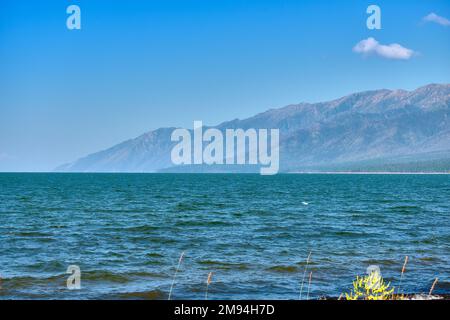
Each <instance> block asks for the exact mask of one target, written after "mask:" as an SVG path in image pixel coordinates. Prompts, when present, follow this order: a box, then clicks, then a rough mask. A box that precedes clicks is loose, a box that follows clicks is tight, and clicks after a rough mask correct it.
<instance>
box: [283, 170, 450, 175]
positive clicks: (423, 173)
mask: <svg viewBox="0 0 450 320" xmlns="http://www.w3.org/2000/svg"><path fill="white" fill-rule="evenodd" d="M289 174H361V175H370V174H373V175H388V174H392V175H402V174H403V175H443V174H445V175H447V174H450V172H390V171H373V172H371V171H361V172H352V171H348V172H344V171H323V172H309V171H305V172H302V171H298V172H289Z"/></svg>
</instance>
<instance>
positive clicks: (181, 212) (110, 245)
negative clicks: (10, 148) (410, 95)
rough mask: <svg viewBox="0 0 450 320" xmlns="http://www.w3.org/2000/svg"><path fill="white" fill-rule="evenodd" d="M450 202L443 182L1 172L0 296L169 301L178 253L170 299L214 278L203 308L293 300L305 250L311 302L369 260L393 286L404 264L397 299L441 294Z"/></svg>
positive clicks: (447, 181) (189, 294)
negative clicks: (77, 281)
mask: <svg viewBox="0 0 450 320" xmlns="http://www.w3.org/2000/svg"><path fill="white" fill-rule="evenodd" d="M449 199H450V177H449V176H448V175H294V174H292V175H277V176H272V177H267V176H259V175H252V174H233V175H219V174H217V175H216V174H207V175H200V174H21V173H20V174H19V173H17V174H14V173H11V174H0V274H1V277H2V281H1V286H2V288H1V289H0V298H3V299H7V298H19V299H20V298H26V299H28V298H43V299H47V298H62V299H65V298H108V299H109V298H112V299H114V298H130V299H131V298H148V299H167V296H168V293H169V289H170V285H171V282H172V277H173V273H174V271H175V267H176V264H177V262H178V258H179V256H180V254H181V252H185V258H184V261H183V263H182V265H181V268H180V272H179V273H178V276H177V279H176V282H175V287H174V290H173V298H174V299H203V298H204V294H205V287H206V283H205V282H206V278H207V276H208V273H209V272H213V279H212V283H211V285H210V287H209V293H208V296H209V298H210V299H297V298H298V296H299V290H300V283H301V279H302V275H303V270H304V264H305V260H306V257H307V256H308V253H309V252H310V251H312V255H311V264H310V267H309V271H312V272H313V275H312V283H311V289H310V296H311V297H312V298H317V297H320V296H335V297H337V296H339V294H340V293H342V292H344V291H347V290H349V289H350V287H351V283H352V280H353V279H354V278H355V277H356V275H358V274H359V275H362V274H365V272H366V269H367V267H369V266H370V265H378V266H379V267H380V268H381V272H382V275H383V276H384V278H385V279H386V280H388V281H391V282H392V285H394V286H398V284H399V280H400V272H401V269H402V265H403V261H404V258H405V256H406V255H408V256H409V263H408V266H407V271H406V273H405V276H404V279H403V282H402V289H403V290H404V291H405V292H410V293H419V292H428V291H429V288H430V286H431V284H432V282H433V281H434V279H435V278H436V277H438V278H439V283H438V285H437V287H436V290H435V292H436V293H446V294H449V293H450V277H449V274H450V263H449V262H450V247H449V243H450V233H449V230H450V222H449V219H448V215H449V211H450V201H449ZM73 264H74V265H78V266H79V267H80V268H81V272H82V275H81V286H82V289H81V290H77V291H69V290H68V289H66V279H67V277H68V275H67V274H65V272H66V269H67V267H68V266H69V265H73ZM309 271H308V272H309ZM305 291H306V287H305V289H304V292H305ZM303 297H305V296H303Z"/></svg>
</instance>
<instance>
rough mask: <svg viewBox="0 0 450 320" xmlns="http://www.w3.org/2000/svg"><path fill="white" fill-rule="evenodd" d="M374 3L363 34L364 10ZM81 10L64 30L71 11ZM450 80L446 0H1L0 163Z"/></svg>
mask: <svg viewBox="0 0 450 320" xmlns="http://www.w3.org/2000/svg"><path fill="white" fill-rule="evenodd" d="M372 4H376V5H378V6H379V7H380V9H381V30H369V29H368V28H367V25H366V20H367V18H368V17H369V14H367V13H366V9H367V7H368V6H369V5H372ZM69 5H78V6H79V7H80V9H81V29H80V30H69V29H68V28H67V26H66V20H67V18H68V17H69V14H67V13H66V8H67V7H68V6H69ZM429 83H450V1H448V0H411V1H402V0H386V1H363V0H334V1H332V0H304V1H300V0H292V1H291V0H270V1H268V0H148V1H143V0H142V1H138V0H127V1H117V0H114V1H113V0H110V1H106V0H85V1H75V0H73V1H72V0H64V1H63V0H59V1H54V0H47V1H46V0H40V1H34V0H29V1H23V0H1V1H0V171H51V170H53V169H54V168H55V167H56V166H58V165H60V164H62V163H66V162H71V161H74V160H76V159H77V158H79V157H82V156H85V155H87V154H89V153H92V152H96V151H99V150H102V149H106V148H108V147H111V146H112V145H114V144H117V143H119V142H122V141H124V140H127V139H130V138H134V137H136V136H139V135H141V134H143V133H145V132H147V131H149V130H153V129H156V128H159V127H166V126H170V127H173V126H175V127H187V128H191V127H192V125H193V121H194V120H201V121H203V123H204V124H205V125H215V124H218V123H221V122H223V121H226V120H232V119H235V118H240V119H242V118H246V117H250V116H253V115H255V114H257V113H260V112H263V111H265V110H267V109H270V108H280V107H283V106H286V105H289V104H294V103H299V102H319V101H327V100H331V99H335V98H339V97H341V96H344V95H346V94H349V93H353V92H358V91H363V90H373V89H382V88H387V89H407V90H413V89H415V88H417V87H420V86H423V85H426V84H429Z"/></svg>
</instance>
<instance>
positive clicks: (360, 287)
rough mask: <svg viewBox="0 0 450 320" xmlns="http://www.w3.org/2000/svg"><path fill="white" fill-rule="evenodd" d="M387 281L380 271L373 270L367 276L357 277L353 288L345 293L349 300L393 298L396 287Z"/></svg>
mask: <svg viewBox="0 0 450 320" xmlns="http://www.w3.org/2000/svg"><path fill="white" fill-rule="evenodd" d="M390 285H391V284H390V283H385V281H384V279H383V278H382V277H381V275H380V274H379V273H378V272H372V273H370V274H369V275H367V276H365V277H359V276H357V277H356V280H355V281H353V289H352V290H351V291H350V293H346V294H345V298H346V299H347V300H388V299H392V298H393V293H394V288H390Z"/></svg>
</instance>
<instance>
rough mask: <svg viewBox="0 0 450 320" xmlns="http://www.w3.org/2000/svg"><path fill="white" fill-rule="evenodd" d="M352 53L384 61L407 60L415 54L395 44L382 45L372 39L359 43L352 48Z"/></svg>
mask: <svg viewBox="0 0 450 320" xmlns="http://www.w3.org/2000/svg"><path fill="white" fill-rule="evenodd" d="M353 51H354V52H356V53H361V54H364V55H371V54H374V55H378V56H380V57H383V58H386V59H396V60H408V59H410V58H411V57H412V56H413V55H414V54H415V52H414V51H413V50H411V49H408V48H405V47H402V46H401V45H399V44H397V43H393V44H389V45H384V44H380V43H379V42H378V41H377V40H375V39H374V38H367V39H365V40H362V41H360V42H359V43H358V44H357V45H356V46H354V47H353Z"/></svg>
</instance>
